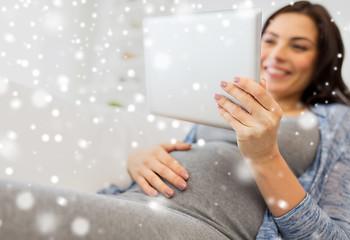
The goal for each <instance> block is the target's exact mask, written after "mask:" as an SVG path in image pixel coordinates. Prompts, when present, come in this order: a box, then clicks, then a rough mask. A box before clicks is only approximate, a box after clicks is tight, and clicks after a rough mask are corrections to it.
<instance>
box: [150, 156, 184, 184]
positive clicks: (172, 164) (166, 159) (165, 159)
mask: <svg viewBox="0 0 350 240" xmlns="http://www.w3.org/2000/svg"><path fill="white" fill-rule="evenodd" d="M156 156H157V158H158V159H159V161H160V162H162V163H163V164H164V165H166V166H168V167H169V168H170V169H171V170H173V171H174V172H175V173H176V174H177V175H179V176H181V177H182V178H183V179H184V180H187V179H188V178H189V174H188V172H187V171H186V169H185V168H184V167H183V166H181V164H180V163H179V162H178V161H176V159H175V158H173V157H172V156H171V155H170V154H169V153H167V152H166V151H159V152H157V153H156ZM167 180H168V179H167Z"/></svg>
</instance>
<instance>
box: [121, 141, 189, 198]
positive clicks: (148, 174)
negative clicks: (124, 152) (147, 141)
mask: <svg viewBox="0 0 350 240" xmlns="http://www.w3.org/2000/svg"><path fill="white" fill-rule="evenodd" d="M190 148H191V144H187V143H183V142H176V143H175V144H172V143H169V142H166V143H162V144H159V145H155V146H149V147H142V148H138V149H136V150H134V151H133V152H132V153H131V154H130V155H129V158H128V163H127V169H128V172H129V174H130V176H131V177H132V179H134V180H135V181H136V183H137V184H138V185H139V186H140V187H141V189H142V190H143V191H144V192H145V193H146V194H147V195H149V196H153V197H155V196H157V195H158V192H157V191H156V189H157V190H158V191H160V192H161V193H163V194H164V195H165V196H167V197H169V198H171V197H172V196H173V195H174V190H172V189H171V188H170V187H169V186H168V185H166V184H165V183H164V182H163V181H162V180H161V178H160V177H159V176H161V177H163V178H164V179H166V180H167V181H169V182H170V183H172V184H173V185H174V186H176V187H177V188H179V189H180V190H185V189H186V187H187V183H186V180H187V179H188V177H189V174H188V172H187V171H186V169H184V168H183V167H182V166H181V165H180V163H179V162H178V161H176V160H175V159H174V158H173V157H172V156H170V154H169V152H171V151H174V150H188V149H190Z"/></svg>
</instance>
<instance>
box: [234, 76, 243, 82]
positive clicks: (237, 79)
mask: <svg viewBox="0 0 350 240" xmlns="http://www.w3.org/2000/svg"><path fill="white" fill-rule="evenodd" d="M239 80H241V79H240V78H239V77H234V78H233V81H234V82H235V83H238V82H239Z"/></svg>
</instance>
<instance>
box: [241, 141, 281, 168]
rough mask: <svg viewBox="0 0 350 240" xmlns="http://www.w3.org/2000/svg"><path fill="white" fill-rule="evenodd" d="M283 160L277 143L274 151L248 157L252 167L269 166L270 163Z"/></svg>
mask: <svg viewBox="0 0 350 240" xmlns="http://www.w3.org/2000/svg"><path fill="white" fill-rule="evenodd" d="M281 159H282V160H283V161H284V159H283V157H282V155H281V153H280V151H279V149H278V146H277V144H276V145H275V146H274V147H273V150H272V151H269V152H268V153H266V154H259V156H256V157H254V158H251V159H247V162H248V164H249V165H250V166H252V167H264V166H265V167H268V166H269V165H273V164H275V163H276V162H277V161H280V160H281Z"/></svg>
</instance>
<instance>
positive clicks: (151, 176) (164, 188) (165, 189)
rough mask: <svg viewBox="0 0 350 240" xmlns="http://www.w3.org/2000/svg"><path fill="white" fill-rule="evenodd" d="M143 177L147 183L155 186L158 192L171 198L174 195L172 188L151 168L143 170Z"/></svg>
mask: <svg viewBox="0 0 350 240" xmlns="http://www.w3.org/2000/svg"><path fill="white" fill-rule="evenodd" d="M145 178H146V180H147V182H148V183H149V184H151V185H152V186H153V187H154V188H156V189H157V190H158V191H159V192H161V193H162V194H164V195H165V196H166V197H168V198H171V197H172V196H174V190H173V189H171V188H170V187H169V186H168V185H166V184H165V183H164V182H163V181H162V180H161V179H160V177H159V176H158V175H157V174H155V173H154V172H153V171H151V170H149V169H148V170H146V171H145Z"/></svg>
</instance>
